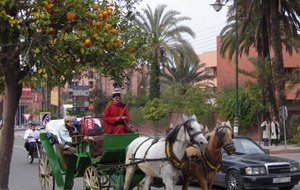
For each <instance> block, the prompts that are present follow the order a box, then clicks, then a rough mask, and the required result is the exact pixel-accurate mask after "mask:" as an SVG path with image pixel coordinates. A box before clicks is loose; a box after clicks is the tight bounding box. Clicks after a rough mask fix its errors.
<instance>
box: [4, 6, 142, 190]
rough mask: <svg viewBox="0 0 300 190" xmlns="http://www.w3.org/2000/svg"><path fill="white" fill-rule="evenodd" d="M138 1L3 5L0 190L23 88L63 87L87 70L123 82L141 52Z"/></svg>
mask: <svg viewBox="0 0 300 190" xmlns="http://www.w3.org/2000/svg"><path fill="white" fill-rule="evenodd" d="M136 1H137V0H127V1H117V2H112V3H107V1H97V0H44V1H42V0H1V2H0V92H1V94H3V95H4V109H3V115H2V116H3V127H2V129H1V130H0V147H2V148H1V149H0V168H1V170H0V190H4V189H8V179H9V168H10V162H11V155H12V148H13V141H14V125H15V114H16V110H17V106H18V104H19V100H20V97H21V92H22V84H28V85H31V86H33V87H34V86H39V85H41V84H43V85H47V86H48V87H50V88H51V87H52V86H54V85H63V84H65V82H67V81H68V80H70V79H71V78H72V77H73V76H74V75H76V74H78V73H80V72H81V71H83V70H85V68H94V69H96V70H98V71H99V72H101V73H102V74H104V75H106V76H111V77H112V78H113V79H114V80H115V81H117V82H118V83H121V82H122V81H123V79H124V76H125V70H127V69H130V68H133V67H134V66H135V57H136V56H137V55H138V54H139V51H141V49H142V48H141V46H140V44H141V43H142V38H141V37H140V36H141V32H139V30H138V28H137V27H135V26H134V25H133V24H132V22H131V19H132V17H133V13H132V12H133V11H132V9H133V8H134V4H135V3H136ZM138 47H139V48H138ZM4 147H5V148H4Z"/></svg>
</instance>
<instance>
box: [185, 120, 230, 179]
mask: <svg viewBox="0 0 300 190" xmlns="http://www.w3.org/2000/svg"><path fill="white" fill-rule="evenodd" d="M224 128H227V129H229V130H230V131H232V129H231V128H230V127H229V126H227V125H224V126H220V127H217V128H216V129H215V130H216V132H215V136H217V137H218V139H219V141H220V142H222V144H223V141H222V140H223V138H224V134H222V133H220V132H221V131H222V130H223V129H224ZM232 145H233V143H232V142H231V143H227V144H223V146H222V147H221V148H224V149H227V147H230V146H232ZM221 148H219V149H213V150H214V151H218V154H220V159H218V160H217V161H214V160H211V159H210V158H209V156H208V152H209V151H211V150H209V149H208V148H207V147H206V148H205V150H204V151H202V152H201V153H200V154H199V155H195V156H192V157H191V159H190V160H189V161H195V162H197V163H201V164H202V166H203V168H204V171H205V176H207V174H208V171H217V170H218V169H219V168H220V166H221V161H222V158H223V156H222V153H221ZM188 165H189V164H188ZM188 170H189V167H188Z"/></svg>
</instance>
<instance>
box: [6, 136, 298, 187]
mask: <svg viewBox="0 0 300 190" xmlns="http://www.w3.org/2000/svg"><path fill="white" fill-rule="evenodd" d="M23 133H24V131H16V132H15V143H14V150H13V157H12V163H11V169H10V177H9V189H10V190H20V189H24V190H40V184H39V178H38V160H37V159H35V160H34V161H33V163H32V164H30V163H28V162H27V158H26V154H27V153H26V150H25V148H24V140H23V139H22V135H23ZM274 155H276V156H280V157H285V158H290V159H294V160H297V161H298V162H300V156H299V155H300V154H299V153H289V154H274ZM82 187H83V185H82V178H77V179H76V180H75V185H74V188H73V190H82V189H83V188H82ZM151 189H153V190H158V189H163V188H151ZM180 189H181V186H176V188H175V190H180ZM189 189H191V190H194V189H199V187H190V188H189ZM214 190H221V188H214ZM294 190H300V185H297V186H295V188H294Z"/></svg>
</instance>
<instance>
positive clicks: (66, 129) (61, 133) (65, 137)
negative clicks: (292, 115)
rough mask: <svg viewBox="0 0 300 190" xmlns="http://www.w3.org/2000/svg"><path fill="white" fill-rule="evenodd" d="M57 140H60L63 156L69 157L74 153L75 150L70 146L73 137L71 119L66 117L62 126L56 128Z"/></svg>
mask: <svg viewBox="0 0 300 190" xmlns="http://www.w3.org/2000/svg"><path fill="white" fill-rule="evenodd" d="M57 132H58V138H59V139H60V140H61V144H62V146H63V151H64V154H66V155H71V154H74V153H75V152H76V148H75V147H73V146H72V138H71V136H72V135H73V117H71V116H66V117H65V118H64V124H63V125H60V126H58V130H57Z"/></svg>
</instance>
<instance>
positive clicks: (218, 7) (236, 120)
mask: <svg viewBox="0 0 300 190" xmlns="http://www.w3.org/2000/svg"><path fill="white" fill-rule="evenodd" d="M220 1H221V0H216V2H215V3H214V4H210V5H211V6H213V8H214V9H215V10H216V11H217V12H219V11H220V10H221V9H222V7H223V6H224V4H222V3H221V2H220ZM234 9H235V105H234V124H233V125H234V130H233V131H234V134H235V135H237V134H238V127H239V125H240V122H239V73H238V72H239V33H238V26H239V25H238V5H237V0H234Z"/></svg>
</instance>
